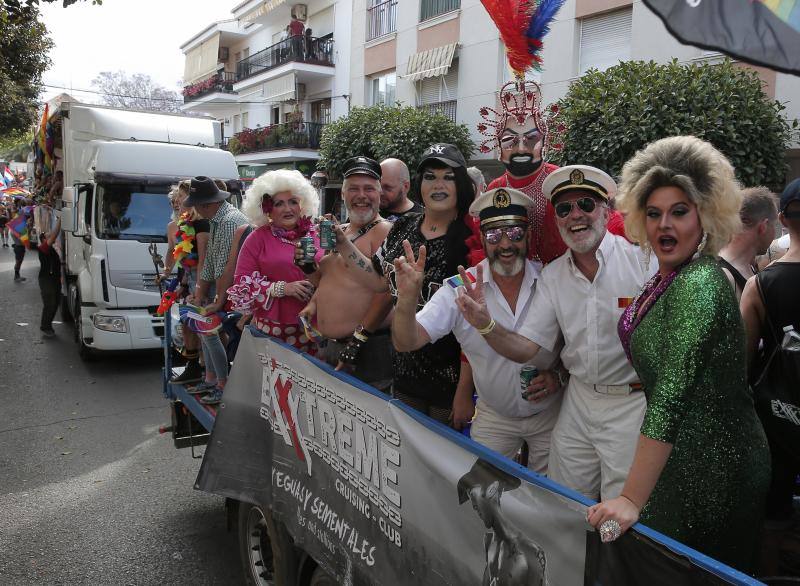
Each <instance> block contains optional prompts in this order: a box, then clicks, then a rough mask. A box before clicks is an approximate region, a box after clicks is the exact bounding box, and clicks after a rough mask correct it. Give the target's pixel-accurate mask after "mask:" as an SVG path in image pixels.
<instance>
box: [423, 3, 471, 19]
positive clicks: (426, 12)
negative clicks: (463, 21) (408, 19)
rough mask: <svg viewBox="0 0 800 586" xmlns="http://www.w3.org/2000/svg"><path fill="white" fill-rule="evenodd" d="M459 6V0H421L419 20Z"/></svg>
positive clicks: (450, 10)
mask: <svg viewBox="0 0 800 586" xmlns="http://www.w3.org/2000/svg"><path fill="white" fill-rule="evenodd" d="M459 8H461V0H422V4H421V6H420V15H419V21H420V22H422V21H424V20H428V19H429V18H433V17H434V16H439V15H440V14H444V13H446V12H452V11H453V10H457V9H459Z"/></svg>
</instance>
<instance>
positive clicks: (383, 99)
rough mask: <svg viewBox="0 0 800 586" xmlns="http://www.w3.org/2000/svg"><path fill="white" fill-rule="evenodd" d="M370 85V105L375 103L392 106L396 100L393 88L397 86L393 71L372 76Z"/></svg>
mask: <svg viewBox="0 0 800 586" xmlns="http://www.w3.org/2000/svg"><path fill="white" fill-rule="evenodd" d="M370 85H371V87H370V102H369V103H370V106H375V105H377V104H385V105H387V106H394V103H395V101H396V98H395V89H396V87H397V76H396V75H395V72H394V71H392V72H391V73H386V74H384V75H381V76H380V77H373V78H372V80H371V81H370Z"/></svg>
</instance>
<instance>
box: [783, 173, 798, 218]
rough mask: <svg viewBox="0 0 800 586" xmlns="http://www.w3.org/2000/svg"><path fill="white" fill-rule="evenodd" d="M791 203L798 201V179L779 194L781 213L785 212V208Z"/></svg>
mask: <svg viewBox="0 0 800 586" xmlns="http://www.w3.org/2000/svg"><path fill="white" fill-rule="evenodd" d="M793 201H800V177H798V178H797V179H795V180H794V181H792V182H791V183H790V184H789V185H787V186H786V189H784V190H783V193H781V204H780V207H781V211H782V212H784V211H786V207H787V206H788V205H789V204H790V203H792V202H793Z"/></svg>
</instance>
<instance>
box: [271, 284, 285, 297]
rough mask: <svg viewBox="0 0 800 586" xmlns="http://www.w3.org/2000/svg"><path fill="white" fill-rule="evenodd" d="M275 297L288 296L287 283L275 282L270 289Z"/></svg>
mask: <svg viewBox="0 0 800 586" xmlns="http://www.w3.org/2000/svg"><path fill="white" fill-rule="evenodd" d="M270 292H271V293H272V296H273V297H284V296H285V295H286V281H275V282H274V283H272V286H271V287H270Z"/></svg>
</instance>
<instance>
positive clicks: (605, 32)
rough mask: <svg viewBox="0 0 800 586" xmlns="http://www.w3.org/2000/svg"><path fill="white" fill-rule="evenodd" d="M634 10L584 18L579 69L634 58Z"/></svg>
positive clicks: (599, 67)
mask: <svg viewBox="0 0 800 586" xmlns="http://www.w3.org/2000/svg"><path fill="white" fill-rule="evenodd" d="M632 18H633V10H632V9H631V8H626V9H625V10H617V11H615V12H609V13H608V14H601V15H599V16H592V17H588V18H584V19H582V20H581V47H580V71H579V74H580V75H583V74H584V73H586V72H587V71H588V70H589V69H590V68H592V67H594V68H596V69H599V70H601V71H602V70H604V69H608V68H609V67H612V66H614V65H616V64H617V63H618V62H619V61H627V60H629V59H630V58H631V21H632Z"/></svg>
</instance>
